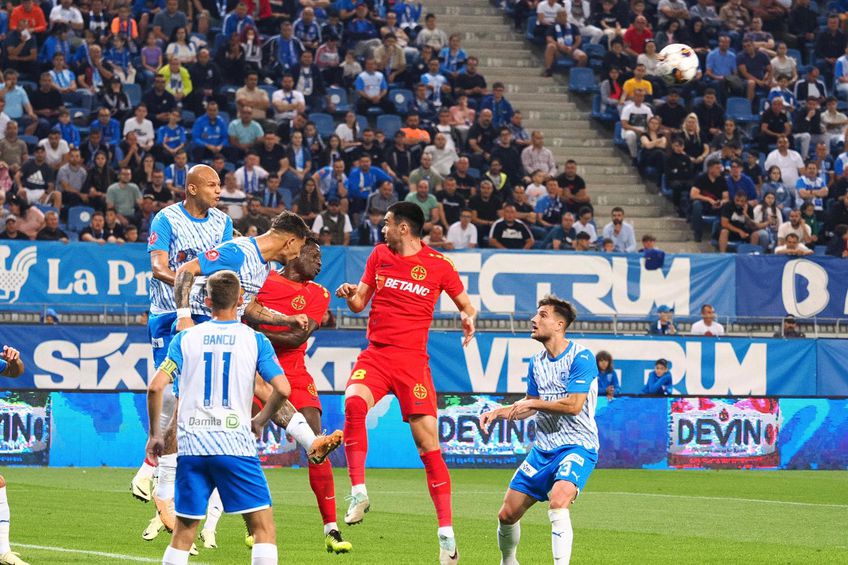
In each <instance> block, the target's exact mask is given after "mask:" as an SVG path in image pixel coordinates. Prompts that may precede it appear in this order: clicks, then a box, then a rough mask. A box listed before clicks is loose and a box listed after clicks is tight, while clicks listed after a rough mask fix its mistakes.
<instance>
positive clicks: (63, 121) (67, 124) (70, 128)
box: [54, 108, 81, 148]
mask: <svg viewBox="0 0 848 565" xmlns="http://www.w3.org/2000/svg"><path fill="white" fill-rule="evenodd" d="M54 127H55V128H56V129H58V130H59V133H60V134H62V139H64V140H65V141H67V142H68V145H69V146H70V147H76V148H79V146H80V143H81V138H80V131H79V129H78V128H77V126H75V125H74V124H73V123H71V112H70V111H69V110H68V109H67V108H61V109H60V110H59V122H58V123H57V124H56V125H55V126H54Z"/></svg>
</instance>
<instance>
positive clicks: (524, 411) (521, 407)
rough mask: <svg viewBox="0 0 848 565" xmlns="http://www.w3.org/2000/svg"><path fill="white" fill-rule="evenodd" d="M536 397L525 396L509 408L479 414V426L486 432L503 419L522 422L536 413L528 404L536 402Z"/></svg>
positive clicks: (503, 407)
mask: <svg viewBox="0 0 848 565" xmlns="http://www.w3.org/2000/svg"><path fill="white" fill-rule="evenodd" d="M538 398H539V397H538V396H529V395H528V396H525V397H524V398H522V399H521V400H518V401H516V402H515V403H514V404H512V405H510V406H501V407H500V408H495V409H494V410H489V411H488V412H483V413H482V414H480V426H481V427H482V428H483V430H485V431H488V429H489V427H490V426H491V425H492V424H494V423H495V422H496V421H497V420H500V419H501V418H505V419H508V420H524V419H525V418H529V417H530V416H532V415H533V414H535V413H536V411H535V410H533V409H531V408H529V407H528V406H529V404H528V403H529V402H530V401H533V400H538Z"/></svg>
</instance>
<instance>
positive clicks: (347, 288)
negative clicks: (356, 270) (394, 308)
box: [336, 281, 374, 314]
mask: <svg viewBox="0 0 848 565" xmlns="http://www.w3.org/2000/svg"><path fill="white" fill-rule="evenodd" d="M336 296H338V297H339V298H344V299H345V302H347V307H348V308H350V311H351V312H353V313H354V314H358V313H360V312H362V311H363V310H365V307H366V306H368V302H369V301H370V300H371V297H372V296H374V288H373V287H372V286H371V285H368V284H365V283H364V282H362V281H360V282H359V284H358V285H355V284H351V283H343V284H342V285H341V286H340V287H339V288H337V289H336Z"/></svg>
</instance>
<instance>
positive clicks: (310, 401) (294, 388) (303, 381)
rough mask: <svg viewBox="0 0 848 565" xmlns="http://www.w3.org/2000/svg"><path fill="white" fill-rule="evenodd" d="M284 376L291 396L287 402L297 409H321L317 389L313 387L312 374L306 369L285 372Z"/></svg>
mask: <svg viewBox="0 0 848 565" xmlns="http://www.w3.org/2000/svg"><path fill="white" fill-rule="evenodd" d="M286 378H287V379H288V380H289V384H290V385H291V396H289V402H291V403H292V405H294V407H295V408H297V409H298V410H303V409H304V408H315V409H317V410H318V411H319V412H320V411H321V400H320V399H319V398H318V389H316V388H315V381H314V380H312V375H310V374H309V373H307V372H306V371H303V372H300V371H297V372H292V373H286Z"/></svg>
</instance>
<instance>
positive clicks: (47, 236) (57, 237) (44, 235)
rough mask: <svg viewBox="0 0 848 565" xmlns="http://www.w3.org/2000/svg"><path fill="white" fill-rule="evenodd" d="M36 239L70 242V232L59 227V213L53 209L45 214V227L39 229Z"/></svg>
mask: <svg viewBox="0 0 848 565" xmlns="http://www.w3.org/2000/svg"><path fill="white" fill-rule="evenodd" d="M35 239H36V240H38V241H60V242H62V243H68V234H66V233H65V232H63V231H62V230H61V229H59V214H57V213H56V212H53V211H50V212H47V213H46V214H44V227H43V228H41V230H39V232H38V234H37V235H36V236H35Z"/></svg>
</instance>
